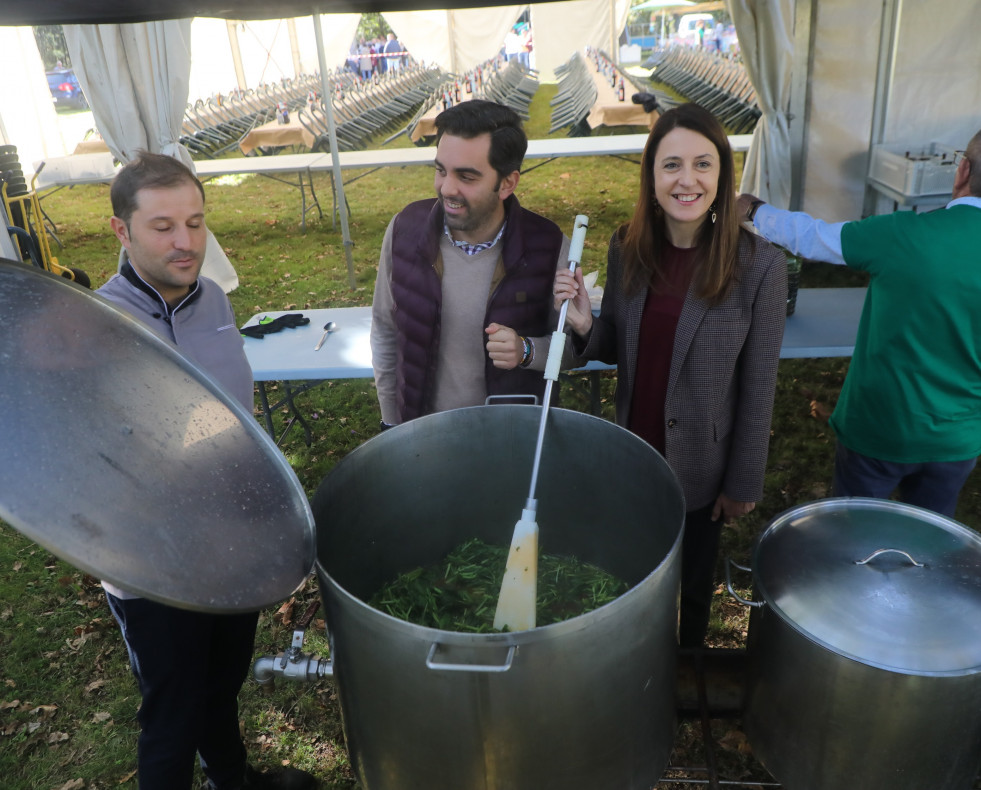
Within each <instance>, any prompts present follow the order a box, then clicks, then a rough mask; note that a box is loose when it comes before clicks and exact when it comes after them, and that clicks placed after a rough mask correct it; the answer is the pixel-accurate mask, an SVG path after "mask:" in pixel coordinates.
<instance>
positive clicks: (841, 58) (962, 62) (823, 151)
mask: <svg viewBox="0 0 981 790" xmlns="http://www.w3.org/2000/svg"><path fill="white" fill-rule="evenodd" d="M815 2H816V3H817V15H816V20H815V26H814V28H815V29H814V31H813V36H814V44H813V47H812V51H811V60H812V62H813V66H812V69H811V72H810V75H809V79H808V91H809V95H808V101H807V108H808V109H807V117H806V119H804V120H803V122H804V123H806V132H807V135H806V153H805V160H804V185H803V209H804V210H805V211H807V212H808V213H810V214H813V215H815V216H819V217H821V218H822V219H826V220H829V221H833V222H834V221H844V220H850V219H857V218H858V217H860V216H861V215H862V211H863V202H864V201H863V198H864V193H865V179H866V175H867V173H868V167H869V154H868V151H869V146H870V144H874V143H877V142H883V143H895V144H904V145H909V146H910V147H911V148H912V147H914V146H916V145H918V144H925V143H929V142H941V143H945V144H947V145H950V146H952V147H954V148H963V147H964V145H965V143H966V142H967V141H968V140H969V139H970V137H971V135H973V134H974V133H975V132H977V131H978V129H979V128H981V80H979V79H978V77H977V75H978V74H979V73H981V47H979V46H978V44H977V31H978V30H981V3H963V2H959V0H938V1H937V2H932V3H913V2H903V0H898V3H899V13H898V32H897V35H896V37H895V43H896V50H895V58H894V63H893V64H891V65H890V67H889V70H890V73H891V76H892V90H891V91H890V93H889V96H888V108H887V111H886V115H885V126H884V129H883V135H882V139H881V141H879V140H874V139H872V125H873V109H874V99H875V85H876V67H877V62H878V51H879V38H880V35H879V34H880V28H881V21H882V14H883V3H881V2H873V1H872V0H864V1H863V2H855V0H815ZM875 210H876V212H877V213H882V212H886V211H892V210H893V204H892V202H891V201H888V200H886V199H885V198H880V200H879V202H878V205H877V207H876V209H875Z"/></svg>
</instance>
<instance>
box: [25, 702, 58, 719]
mask: <svg viewBox="0 0 981 790" xmlns="http://www.w3.org/2000/svg"><path fill="white" fill-rule="evenodd" d="M57 712H58V706H57V705H38V706H37V707H36V708H33V709H32V710H31V715H33V716H38V715H39V716H40V717H41V718H42V719H52V718H54V715H55V713H57Z"/></svg>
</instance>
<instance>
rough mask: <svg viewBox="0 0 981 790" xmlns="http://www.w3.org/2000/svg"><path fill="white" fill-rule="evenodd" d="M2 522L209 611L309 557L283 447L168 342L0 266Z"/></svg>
mask: <svg viewBox="0 0 981 790" xmlns="http://www.w3.org/2000/svg"><path fill="white" fill-rule="evenodd" d="M0 315H2V316H3V330H2V332H0V366H2V370H3V387H0V448H2V450H3V459H4V460H3V463H2V464H0V518H2V519H3V520H4V521H6V522H8V523H9V524H10V525H11V526H13V527H14V528H16V529H17V530H19V531H20V532H22V533H23V534H24V535H26V536H27V537H29V538H30V539H31V540H34V541H36V542H37V543H39V544H40V545H42V546H44V547H45V548H47V549H48V550H50V551H51V552H53V553H54V554H56V555H58V556H59V557H61V558H62V559H64V560H66V561H67V562H69V563H71V564H72V565H74V566H76V567H78V568H80V569H81V570H84V571H86V572H88V573H91V574H93V575H94V576H97V577H99V578H101V579H105V580H106V581H109V582H111V583H112V584H114V585H117V586H119V587H122V588H124V589H126V590H129V591H131V592H133V593H136V594H138V595H141V596H145V597H147V598H152V599H154V600H156V601H159V602H161V603H166V604H170V605H173V606H179V607H182V608H187V609H195V610H201V611H212V612H237V611H250V610H255V609H259V608H261V607H263V606H267V605H269V604H272V603H275V602H277V601H280V600H282V599H283V598H286V597H287V596H289V595H290V593H292V592H293V591H294V590H295V589H296V588H297V587H298V586H299V585H300V584H302V582H303V581H304V579H305V578H306V576H307V574H308V573H309V572H310V570H311V568H312V566H313V559H314V525H313V516H312V514H311V511H310V506H309V503H308V501H307V497H306V495H305V493H304V491H303V489H302V487H301V486H300V483H299V481H298V480H297V479H296V475H295V474H294V473H293V471H292V469H291V468H290V466H289V464H288V463H287V462H286V459H285V458H284V457H283V455H282V453H280V452H279V450H277V449H276V447H275V446H274V445H273V443H272V441H271V440H270V439H269V437H268V436H267V435H266V434H265V433H264V432H263V431H262V430H261V429H260V428H259V426H258V424H257V423H256V421H255V419H254V418H253V416H252V415H251V414H250V413H248V412H247V411H246V410H245V409H243V408H242V406H241V405H240V404H238V403H237V402H236V401H235V400H234V399H233V398H231V397H230V396H228V395H226V394H225V393H224V391H223V390H222V389H221V388H220V387H219V386H218V385H217V384H216V383H215V382H214V381H213V380H212V379H211V378H210V377H209V376H207V375H206V374H205V373H203V372H202V371H201V370H200V369H199V368H198V367H197V366H196V365H194V364H193V363H191V362H190V361H189V360H187V359H186V358H185V357H183V356H182V355H181V354H179V353H178V352H177V350H176V349H175V347H174V346H172V345H171V344H170V343H168V342H166V341H165V340H163V339H162V338H160V337H159V336H158V335H156V334H155V333H153V332H152V331H151V330H150V329H149V328H147V327H146V326H145V325H144V324H142V323H141V322H139V321H137V320H136V319H134V318H132V317H131V316H129V315H128V314H127V313H124V312H122V311H121V310H119V309H117V308H115V307H114V306H112V305H111V304H110V303H109V302H107V301H106V300H104V299H102V298H101V297H98V296H96V295H94V294H93V293H92V292H91V291H88V290H86V289H84V288H82V287H80V286H78V285H75V284H74V283H71V282H69V281H68V280H66V279H65V278H63V277H57V276H54V275H51V274H48V273H46V272H40V271H39V270H37V269H32V268H30V267H27V266H24V265H21V264H16V263H10V262H4V263H0Z"/></svg>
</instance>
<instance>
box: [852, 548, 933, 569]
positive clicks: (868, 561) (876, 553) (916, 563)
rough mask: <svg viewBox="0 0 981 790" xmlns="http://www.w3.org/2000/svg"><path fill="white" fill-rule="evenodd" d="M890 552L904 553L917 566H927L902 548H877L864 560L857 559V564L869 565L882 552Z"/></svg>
mask: <svg viewBox="0 0 981 790" xmlns="http://www.w3.org/2000/svg"><path fill="white" fill-rule="evenodd" d="M889 552H892V553H894V554H902V555H903V556H904V557H905V558H906V559H908V560H909V561H910V562H911V563H912V564H913V565H914V566H915V567H917V568H925V567H926V565H924V564H923V563H922V562H917V561H916V560H914V559H913V558H912V557H911V556H910V555H909V554H908V553H907V552H905V551H903V550H902V549H876V550H875V551H873V552H872V553H871V554H870V555H869V556H868V557H866V558H865V559H864V560H855V564H856V565H868V564H869V563H870V562H871V561H872V560H874V559H875V558H876V557H878V556H879V555H880V554H888V553H889Z"/></svg>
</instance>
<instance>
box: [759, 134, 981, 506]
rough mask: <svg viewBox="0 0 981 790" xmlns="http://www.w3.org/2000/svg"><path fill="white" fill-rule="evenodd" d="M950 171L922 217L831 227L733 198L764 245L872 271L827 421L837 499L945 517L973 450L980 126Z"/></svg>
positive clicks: (976, 445) (979, 332)
mask: <svg viewBox="0 0 981 790" xmlns="http://www.w3.org/2000/svg"><path fill="white" fill-rule="evenodd" d="M956 167H957V171H956V176H955V179H954V189H953V193H952V196H951V201H950V202H949V203H948V204H947V205H946V207H944V208H943V209H938V210H936V211H930V212H925V213H922V214H918V213H916V212H913V211H900V212H895V213H893V214H887V215H883V216H875V217H869V218H867V219H863V220H860V221H856V222H837V223H829V222H824V221H822V220H819V219H815V218H813V217H811V216H809V215H807V214H805V213H803V212H791V211H784V210H782V209H777V208H774V207H773V206H770V205H768V204H767V203H765V202H764V201H762V200H760V199H759V198H756V197H754V196H753V195H749V194H743V195H740V196H739V210H740V212H741V216H743V217H744V218H745V219H747V220H749V221H750V222H752V223H753V225H754V226H755V227H756V229H757V230H758V231H759V232H760V233H761V234H762V235H763V236H765V237H766V238H767V239H768V240H770V241H772V242H774V243H775V244H779V245H780V246H782V247H785V248H787V249H788V250H790V251H791V252H794V253H796V254H797V255H800V256H801V257H803V258H808V259H811V260H818V261H826V262H828V263H837V264H845V265H847V266H849V267H850V268H853V269H857V270H860V271H864V272H868V274H869V275H870V281H869V287H868V292H867V294H866V297H865V305H864V307H863V310H862V316H861V319H860V321H859V326H858V336H857V338H856V340H855V352H854V355H853V356H852V360H851V364H850V366H849V370H848V375H847V377H846V378H845V383H844V385H843V386H842V389H841V395H840V397H839V398H838V403H837V405H836V407H835V410H834V413H833V414H832V416H831V426H832V427H833V428H834V431H835V434H836V436H837V439H838V442H837V447H836V450H835V470H834V481H833V486H832V494H833V495H834V496H865V497H878V498H886V497H889V496H890V495H891V494H892V493H893V492H894V491H895V492H897V494H898V498H899V499H900V501H903V502H906V503H908V504H912V505H917V506H919V507H924V508H927V509H929V510H934V511H936V512H938V513H941V514H943V515H947V516H953V515H954V511H955V509H956V506H957V498H958V496H959V494H960V491H961V488H962V487H963V486H964V483H965V481H966V480H967V478H968V475H969V474H970V473H971V470H972V469H973V468H974V466H975V463H976V461H977V456H978V455H979V454H981V132H978V133H977V134H975V135H974V137H972V138H971V141H970V142H969V143H968V145H967V149H966V150H965V151H963V152H959V153H958V161H957V165H956Z"/></svg>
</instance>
